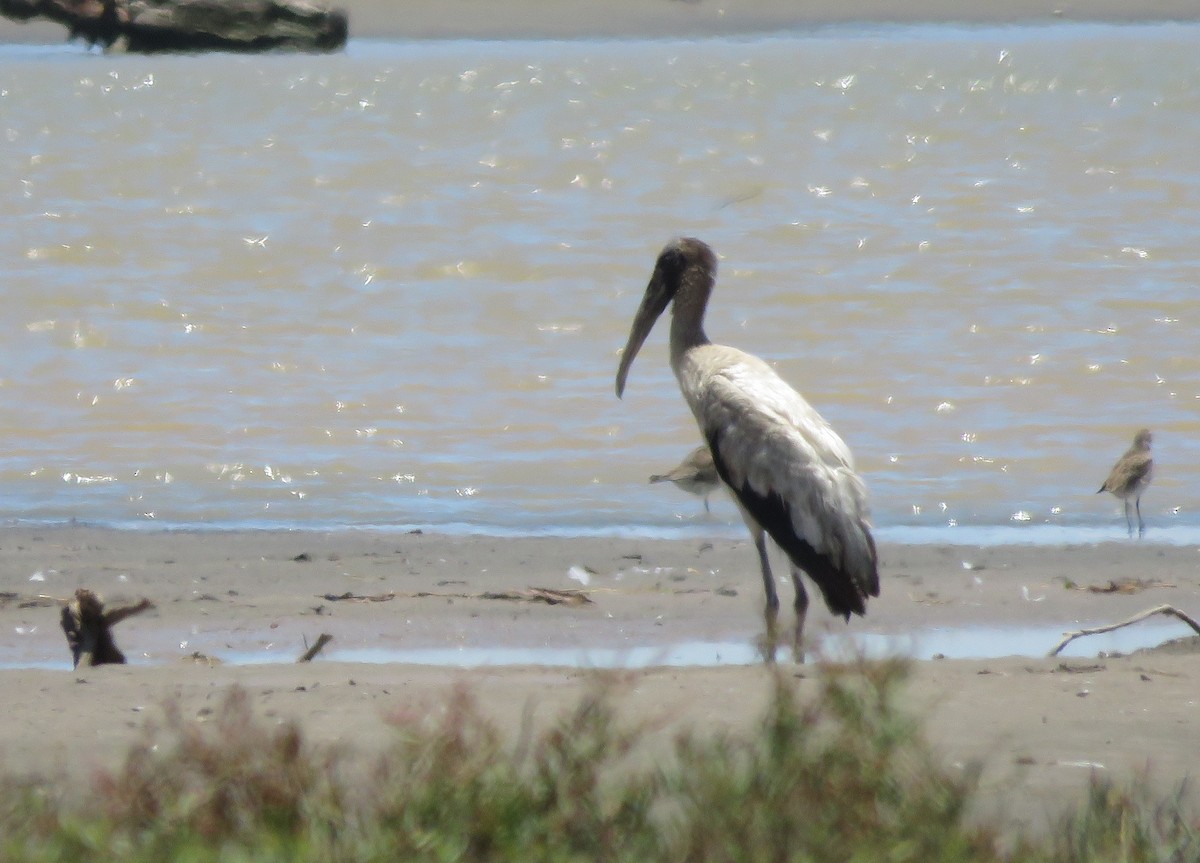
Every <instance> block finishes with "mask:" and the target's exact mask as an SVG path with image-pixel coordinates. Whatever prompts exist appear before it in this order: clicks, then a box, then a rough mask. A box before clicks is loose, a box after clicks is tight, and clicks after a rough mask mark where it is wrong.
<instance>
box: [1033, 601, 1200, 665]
mask: <svg viewBox="0 0 1200 863" xmlns="http://www.w3.org/2000/svg"><path fill="white" fill-rule="evenodd" d="M1156 614H1165V615H1167V616H1168V617H1175V618H1178V619H1179V620H1182V621H1183V622H1184V623H1186V624H1187V625H1188V626H1190V627H1191V628H1192V629H1194V630H1195V631H1196V634H1197V635H1200V623H1197V622H1196V621H1195V620H1194V619H1193V618H1191V617H1189V616H1188V615H1187V614H1184V613H1183V612H1182V611H1180V610H1179V609H1178V608H1176V607H1175V606H1173V605H1158V606H1155V607H1154V608H1148V609H1146V610H1145V611H1139V612H1138V613H1137V614H1135V615H1134V616H1133V617H1131V618H1129V619H1128V620H1122V621H1121V622H1120V623H1110V624H1108V625H1106V626H1094V627H1092V628H1091V629H1080V630H1078V631H1076V632H1067V633H1064V634H1063V640H1062V641H1060V642H1059V643H1058V645H1057V646H1056V647H1055V648H1054V649H1053V650H1051V651H1050V652H1049V653H1048V654H1046V655H1047V656H1058V654H1059V652H1060V651H1061V650H1062V649H1063V648H1064V647H1066V646H1067V645H1068V644H1070V643H1071V642H1072V641H1074V640H1075V639H1077V638H1082V637H1083V636H1085V635H1099V634H1100V633H1102V632H1112V631H1113V630H1114V629H1120V628H1121V627H1123V626H1130V625H1131V624H1134V623H1139V622H1141V621H1143V620H1145V619H1146V618H1147V617H1153V616H1154V615H1156Z"/></svg>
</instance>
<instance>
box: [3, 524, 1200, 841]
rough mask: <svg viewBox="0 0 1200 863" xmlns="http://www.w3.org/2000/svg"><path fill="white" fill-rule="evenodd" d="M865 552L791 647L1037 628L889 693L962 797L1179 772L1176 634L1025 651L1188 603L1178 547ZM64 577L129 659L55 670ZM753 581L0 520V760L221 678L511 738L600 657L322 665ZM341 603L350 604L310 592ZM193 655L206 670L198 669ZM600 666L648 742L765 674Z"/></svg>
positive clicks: (375, 724) (1014, 812) (652, 627)
mask: <svg viewBox="0 0 1200 863" xmlns="http://www.w3.org/2000/svg"><path fill="white" fill-rule="evenodd" d="M882 559H883V566H882V575H883V584H884V588H883V595H882V597H880V599H879V600H877V601H875V602H873V603H872V605H871V607H870V609H869V614H868V617H866V618H865V619H857V618H856V619H854V620H853V621H851V623H850V624H849V625H848V626H847V625H846V624H843V623H842V622H841V621H840V620H834V619H832V618H830V617H829V615H827V614H826V613H825V612H824V609H823V608H820V603H819V601H817V602H816V603H815V604H814V609H813V612H812V613H810V632H811V634H812V635H813V638H814V640H819V639H820V638H822V637H824V636H826V635H828V634H830V633H832V634H834V635H836V634H839V633H844V632H846V631H847V630H849V631H852V632H856V633H868V632H871V633H879V634H885V635H893V636H897V637H900V636H903V635H905V634H908V633H914V632H929V631H931V630H933V629H935V628H963V627H968V628H970V627H976V628H980V631H981V632H982V631H983V628H995V627H1008V626H1025V627H1030V626H1032V627H1038V628H1039V631H1040V632H1043V633H1044V637H1045V643H1038V644H1030V645H1027V650H1024V651H1023V652H1025V653H1028V654H1029V655H1027V656H1002V655H996V656H994V657H991V658H986V659H970V660H966V659H961V660H960V659H933V660H926V661H917V662H914V663H913V672H912V679H911V681H910V683H909V684H908V685H907V686H906V689H905V700H906V702H907V703H908V705H909V706H910V707H911V708H912V709H913V710H914V711H915V712H917V713H919V714H920V715H921V716H922V717H924V719H925V721H926V729H927V732H928V735H929V738H930V740H931V742H932V744H933V745H934V747H935V748H936V751H938V752H939V753H940V754H941V755H942V756H943V757H944V758H945V759H946V761H947V763H948V764H950V765H962V764H966V763H970V762H973V761H980V762H982V763H983V765H984V773H983V780H982V785H983V791H984V793H983V795H982V797H981V807H982V808H983V809H985V810H987V811H988V812H989V813H995V812H999V813H1001V814H1002V815H1003V817H1004V818H1005V819H1006V823H1008V824H1009V825H1010V826H1011V827H1012V828H1013V829H1014V830H1016V831H1024V830H1027V829H1031V830H1042V829H1047V828H1048V827H1049V826H1050V817H1051V816H1050V814H1048V813H1055V812H1058V811H1061V809H1062V807H1063V806H1066V805H1069V804H1070V803H1072V802H1073V801H1078V800H1079V799H1081V795H1082V792H1083V789H1084V787H1085V785H1086V782H1087V779H1088V776H1089V775H1090V774H1091V773H1092V772H1094V771H1098V772H1100V773H1102V774H1103V775H1106V776H1110V777H1113V778H1117V779H1126V778H1132V777H1134V776H1136V775H1138V774H1139V772H1140V771H1142V770H1144V769H1148V770H1149V771H1150V776H1151V778H1152V781H1154V782H1155V784H1156V785H1157V786H1158V787H1160V788H1162V789H1164V790H1165V789H1169V788H1171V787H1173V785H1174V784H1175V783H1177V782H1179V781H1181V780H1182V779H1183V778H1184V777H1186V776H1189V775H1193V774H1194V773H1195V746H1194V744H1195V728H1196V727H1197V722H1198V721H1200V696H1198V695H1197V681H1198V679H1200V671H1198V670H1197V667H1196V651H1195V649H1194V648H1184V649H1182V650H1179V649H1177V650H1163V649H1160V650H1155V651H1153V652H1149V653H1138V654H1134V655H1131V656H1127V657H1104V658H1073V659H1061V658H1047V657H1045V656H1044V655H1042V654H1044V653H1045V652H1046V651H1048V650H1049V649H1051V648H1052V647H1053V646H1054V643H1055V642H1056V641H1057V636H1058V633H1060V632H1061V631H1062V630H1065V629H1074V628H1079V627H1082V626H1091V625H1096V624H1101V623H1108V622H1114V621H1117V620H1121V619H1124V618H1126V617H1128V616H1129V615H1131V614H1133V613H1135V612H1137V611H1140V610H1142V609H1146V608H1149V607H1152V606H1155V605H1159V604H1161V603H1170V604H1173V605H1175V606H1177V607H1179V608H1181V609H1183V610H1184V611H1186V612H1188V613H1190V614H1192V615H1193V616H1196V615H1197V614H1200V566H1198V564H1200V557H1198V553H1197V550H1196V549H1194V548H1174V547H1167V546H1156V545H1155V544H1153V543H1152V542H1143V543H1137V542H1113V543H1111V544H1105V545H1101V546H1091V547H1080V548H1030V547H999V548H991V549H972V548H962V547H933V546H908V547H905V546H886V547H884V548H883V550H882ZM581 574H586V578H587V581H588V584H587V586H586V589H587V592H588V595H589V598H590V599H591V602H589V603H584V604H578V605H570V604H561V605H549V604H546V603H544V602H538V601H530V600H527V599H523V598H520V597H519V596H518V598H495V596H494V595H495V594H506V593H514V594H519V592H520V591H522V590H525V589H527V588H530V587H543V588H550V589H554V590H572V589H579V588H582V587H583V585H582V584H581V583H580V581H579V580H578V579H579V578H581V577H583V575H581ZM572 576H574V577H572ZM1130 577H1132V578H1139V579H1142V580H1143V581H1144V582H1145V583H1146V584H1147V585H1148V586H1146V587H1145V588H1144V589H1142V590H1139V591H1137V592H1134V593H1095V592H1091V591H1088V590H1084V589H1078V588H1081V587H1086V586H1088V585H1095V586H1103V585H1106V584H1107V583H1108V582H1109V581H1119V580H1121V579H1125V578H1130ZM1069 585H1075V588H1071V587H1069ZM77 587H88V588H91V589H93V590H96V591H98V592H100V593H101V594H102V595H103V596H104V598H105V599H106V600H107V601H108V602H109V603H110V605H115V604H120V603H125V602H132V601H135V600H137V599H139V598H141V597H143V596H144V597H148V598H149V599H151V600H152V601H153V602H154V603H155V608H154V609H153V610H152V611H149V612H146V613H145V614H142V615H139V616H137V617H133V618H130V619H129V620H126V621H124V622H123V623H121V624H120V626H119V627H118V629H117V634H118V643H119V644H120V646H121V647H122V648H123V649H124V650H125V652H126V653H127V654H128V656H129V658H130V661H131V664H129V665H126V666H107V667H101V668H81V669H78V670H72V669H71V666H70V661H69V655H68V652H67V648H66V644H65V640H64V638H63V635H62V632H61V631H60V629H59V626H58V615H59V605H58V603H57V602H56V601H55V599H65V598H67V597H70V596H71V595H72V593H73V591H74V590H75V588H77ZM761 592H762V588H761V585H760V584H759V582H758V575H757V570H756V566H755V559H754V552H753V549H752V548H751V547H750V546H749V544H748V543H744V542H718V543H715V544H712V545H710V544H708V543H697V542H692V541H652V540H622V539H618V540H606V539H554V538H544V539H539V538H528V539H495V538H487V537H462V538H456V537H445V536H436V535H417V534H395V535H388V534H378V533H366V532H355V531H343V532H338V533H333V534H318V533H293V532H282V531H281V532H236V533H173V532H144V533H143V532H113V531H106V530H99V529H92V528H86V527H62V528H45V529H40V528H27V527H19V528H9V529H5V530H0V596H2V597H3V598H0V666H7V667H0V686H3V687H4V691H5V692H7V693H8V697H7V698H6V705H5V710H4V712H3V718H2V719H0V770H3V771H5V772H8V773H20V774H28V773H37V774H41V775H43V776H47V777H51V778H54V777H62V776H63V775H64V774H66V775H68V776H71V777H72V778H74V779H79V778H81V777H80V776H79V775H78V774H79V773H81V772H82V773H83V774H85V776H86V775H87V774H90V772H91V771H92V770H93V769H94V768H96V767H102V766H106V765H113V764H115V763H116V762H117V761H118V760H119V759H120V758H121V756H122V755H123V753H124V752H125V750H126V749H127V747H128V746H129V744H130V743H131V742H132V741H133V740H134V739H136V737H137V735H138V734H139V733H140V730H141V728H142V726H143V723H145V722H146V721H147V720H153V719H154V718H155V717H161V715H162V709H163V705H164V704H165V703H167V702H168V701H176V702H178V703H179V704H180V705H181V707H182V709H183V711H184V715H185V716H190V717H195V719H196V721H205V718H206V716H208V715H209V711H210V710H211V709H212V708H213V707H214V705H215V704H216V703H218V702H219V700H220V699H221V697H222V694H223V693H225V692H226V691H228V689H229V688H230V687H235V686H236V687H242V688H244V689H245V690H246V691H247V692H248V693H249V695H250V696H251V699H252V701H253V704H254V706H255V709H256V711H258V713H259V714H260V715H262V716H264V717H268V718H270V719H285V718H291V719H296V720H298V721H300V722H301V723H302V724H303V726H304V728H305V729H306V731H307V732H308V734H309V735H311V737H312V739H313V740H315V741H319V742H322V743H339V744H343V745H346V746H348V747H350V748H351V749H352V750H354V751H356V752H360V753H363V754H364V755H368V756H369V753H370V751H371V749H372V748H373V747H378V746H381V745H382V744H383V742H384V741H385V740H386V739H387V737H388V735H389V733H390V730H389V726H388V724H387V721H386V720H387V717H388V716H389V715H394V714H396V713H399V712H405V713H411V711H413V710H425V709H429V710H436V709H438V705H440V704H441V703H442V701H443V700H444V699H445V698H446V696H447V695H448V694H449V692H450V691H451V689H452V688H453V687H454V686H456V685H460V684H466V685H468V686H469V687H471V689H472V690H474V691H475V692H476V694H477V696H478V698H479V700H480V703H481V704H482V705H484V706H485V709H486V712H487V713H488V714H489V715H490V716H492V717H493V718H494V719H495V721H496V722H497V723H499V724H500V726H501V727H502V728H504V729H506V730H507V731H509V732H511V733H514V734H515V732H516V730H517V729H518V727H519V725H520V723H521V721H522V716H523V715H524V713H525V712H526V711H527V710H532V712H533V715H534V717H535V719H537V720H539V721H545V720H548V719H549V718H551V717H553V716H555V715H557V714H559V713H560V712H561V711H563V710H565V709H566V708H568V707H570V706H572V705H573V704H574V703H576V701H577V700H578V699H579V698H580V697H581V696H582V695H583V694H584V693H585V692H586V691H587V688H588V687H589V686H590V685H591V683H592V682H593V681H594V679H595V677H596V675H597V674H603V673H604V672H599V671H595V670H588V669H586V668H579V667H569V666H564V667H547V666H535V665H525V666H504V667H483V668H476V669H463V668H454V667H447V666H430V665H419V664H405V663H400V662H374V663H366V662H346V661H343V660H339V655H341V656H342V657H345V656H347V655H354V654H352V653H350V654H348V653H347V652H348V651H355V650H367V649H374V650H378V651H381V652H382V654H383V655H382V656H381V657H380V658H387V656H389V655H398V652H399V651H405V650H414V649H418V648H450V649H455V648H459V649H461V650H462V651H463V652H464V654H466V655H471V653H470V652H471V651H476V653H475V654H473V655H477V656H486V655H488V653H489V651H498V650H501V649H504V648H527V649H533V650H541V651H545V650H559V651H561V650H564V649H582V648H590V649H592V650H596V649H599V648H614V649H616V650H617V651H618V652H619V651H632V650H633V649H634V648H635V647H645V646H655V645H658V646H662V647H663V648H664V650H665V649H666V648H667V647H668V646H670V645H675V644H680V643H688V642H721V643H727V644H743V645H746V646H752V645H753V644H754V643H755V641H756V639H757V638H758V636H759V634H760V632H761V629H762V623H761V602H762V600H761ZM344 594H350V595H351V596H354V597H362V598H363V599H330V598H327V595H333V596H342V595H344ZM45 597H50V598H51V599H46V598H45ZM368 597H373V598H374V601H372V600H371V599H367V598H368ZM489 597H491V598H489ZM783 597H784V598H785V602H786V601H787V598H788V597H790V588H785V589H784V590H783ZM784 619H785V620H788V617H787V616H786V615H785V618H784ZM1180 626H1181V628H1182V629H1183V633H1184V634H1186V627H1182V625H1180ZM322 632H327V633H330V634H331V635H333V637H334V641H333V642H332V643H331V644H330V645H329V647H328V648H327V649H326V651H325V652H324V653H322V654H321V655H320V656H318V657H317V659H316V660H315V661H313V662H312V663H310V664H306V665H297V664H295V662H294V661H293V660H294V658H295V657H297V656H298V655H299V654H300V653H301V652H302V651H303V649H304V646H305V641H306V639H307V640H308V641H310V642H311V641H312V640H313V639H315V638H316V637H317V636H318V635H319V634H320V633H322ZM980 637H981V639H982V638H983V637H984V636H982V635H981V636H980ZM1041 637H1042V636H1041V635H1038V636H1037V638H1039V639H1040V638H1041ZM1087 641H1088V639H1083V640H1082V642H1081V643H1082V644H1083V645H1085V646H1086V643H1087ZM985 647H986V645H985ZM1007 649H1008V646H1007V643H1005V644H1003V645H999V646H998V647H997V650H998V651H999V652H1001V653H1002V652H1004V651H1006V650H1007ZM195 653H200V654H203V655H204V656H207V657H211V658H214V659H222V658H223V659H225V660H227V661H226V662H223V663H219V664H218V663H215V662H214V663H209V662H203V661H196V659H195V658H194V657H193V654H195ZM1035 654H1036V655H1035ZM230 659H233V660H235V662H230V661H228V660H230ZM251 661H252V662H251ZM246 662H251V664H240V663H246ZM14 666H24V667H14ZM30 666H35V667H30ZM786 670H787V673H788V674H789V675H793V676H795V677H796V678H797V679H798V684H799V685H800V686H801V688H802V690H804V689H809V688H812V687H815V683H814V682H813V679H812V677H813V673H814V664H813V663H809V664H808V665H806V666H791V665H788V666H786ZM619 677H620V681H621V682H620V684H619V686H618V688H617V692H618V693H619V699H620V700H619V703H620V705H621V708H622V710H624V711H626V714H627V715H628V716H630V717H631V718H647V717H650V718H654V719H656V720H662V731H661V734H662V735H663V740H664V741H665V740H666V739H667V736H668V735H669V734H670V733H671V732H672V731H673V730H677V729H679V728H681V727H690V728H693V729H695V730H698V731H701V732H703V731H709V730H713V729H717V728H737V729H743V730H750V729H752V728H753V726H754V723H755V722H756V721H757V720H758V718H759V716H760V714H761V710H762V707H763V705H764V704H765V701H766V698H767V695H768V693H769V689H770V683H771V676H770V674H769V673H768V672H766V671H765V670H764V668H763V667H762V666H760V665H758V664H756V663H755V664H747V665H736V666H729V665H724V666H715V667H694V666H693V667H653V666H651V667H645V668H637V669H632V670H626V671H623V672H621V673H620V675H619ZM954 769H957V768H954ZM1193 778H1194V775H1193Z"/></svg>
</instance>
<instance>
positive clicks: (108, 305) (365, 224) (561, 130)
mask: <svg viewBox="0 0 1200 863" xmlns="http://www.w3.org/2000/svg"><path fill="white" fill-rule="evenodd" d="M1198 39H1200V27H1197V26H1195V25H1155V26H1098V25H1061V26H1038V27H1013V28H954V27H937V28H931V27H896V28H886V29H878V30H861V29H840V28H822V29H820V30H816V31H811V32H797V33H790V34H781V35H777V36H773V37H760V38H746V39H711V40H698V41H669V40H646V41H636V40H635V41H587V40H581V41H575V42H552V41H546V42H473V41H461V42H455V41H450V42H428V43H425V42H371V41H356V42H353V43H352V44H351V46H350V49H349V50H348V51H347V52H346V53H345V54H342V55H335V56H319V57H313V56H267V57H230V56H221V55H204V56H196V57H136V56H132V57H128V56H127V57H121V56H111V57H110V56H100V55H96V54H86V53H84V52H82V51H81V50H79V49H77V48H57V47H55V48H44V47H29V46H0V59H2V60H3V62H2V64H0V135H2V136H3V140H4V148H5V158H4V159H0V214H2V215H3V217H4V224H5V226H6V230H5V231H3V232H2V233H0V254H2V255H3V258H4V260H5V262H6V266H5V277H4V298H5V306H6V309H5V312H6V313H5V316H4V319H5V338H4V339H3V340H0V434H2V436H3V440H4V446H3V448H2V450H0V452H2V454H0V513H3V515H4V516H5V517H7V518H10V519H22V520H35V521H62V520H66V519H79V520H83V521H87V522H94V523H102V524H111V525H116V526H121V527H134V526H149V527H155V526H163V525H167V526H176V525H187V526H192V527H196V526H205V525H212V526H235V527H237V526H240V527H256V526H283V527H297V528H317V527H328V526H341V525H356V526H382V527H393V528H396V529H410V528H413V527H426V528H428V527H432V528H436V529H440V530H451V531H482V532H493V533H516V534H529V533H557V534H563V535H572V534H583V533H588V534H595V533H600V534H631V533H632V534H642V535H666V536H678V535H694V536H701V535H710V534H721V535H735V534H736V535H740V534H741V531H742V528H741V527H740V524H739V523H738V522H737V517H736V515H735V513H734V512H733V509H732V506H731V505H730V504H729V503H728V502H727V501H715V503H714V510H715V515H714V517H712V518H706V517H705V516H704V514H703V509H702V507H701V505H700V502H699V501H698V500H697V499H694V498H689V497H686V496H684V495H682V494H681V493H679V492H676V491H675V490H674V489H671V488H668V487H664V486H655V487H649V486H647V484H646V482H645V480H646V477H647V475H648V474H650V473H654V472H662V471H663V470H665V469H667V468H669V467H671V466H672V465H673V464H674V463H675V461H677V460H678V458H679V457H681V456H682V455H683V454H684V453H686V452H687V451H688V450H689V449H690V448H691V447H692V446H693V445H694V444H695V443H697V442H698V439H697V435H696V432H695V430H694V428H693V426H692V424H691V419H690V417H689V416H688V415H687V412H686V408H685V407H684V405H683V403H682V400H681V399H680V397H679V394H678V392H677V390H676V388H675V385H674V381H673V380H672V379H671V377H670V373H669V371H668V369H667V367H666V360H665V349H664V344H665V331H664V332H657V333H655V334H654V335H652V336H651V340H650V344H649V345H648V346H647V349H646V350H645V351H644V353H643V356H642V357H640V358H639V360H638V362H637V364H636V365H635V366H634V369H633V373H632V375H631V378H630V383H629V387H628V390H627V392H626V396H625V399H624V400H623V401H618V400H617V399H616V398H615V396H614V395H613V391H612V390H613V374H614V371H615V366H616V360H617V351H618V349H619V348H620V347H621V345H622V344H623V343H624V339H625V335H626V333H627V330H628V325H629V321H630V319H631V317H632V314H633V311H634V309H635V307H636V305H637V302H638V299H639V296H640V292H641V290H642V288H643V287H644V285H645V281H646V278H647V276H648V274H649V271H650V269H651V266H652V264H653V261H654V257H655V254H656V253H657V250H658V248H659V247H660V246H661V245H662V243H663V242H664V241H666V240H667V239H668V238H670V237H671V236H672V235H676V234H694V235H697V236H700V237H702V238H704V239H706V240H708V241H709V242H710V243H712V244H713V246H714V247H715V248H716V249H717V251H718V252H719V253H721V254H722V255H723V256H724V258H725V260H724V262H723V265H722V266H723V269H722V273H721V277H720V280H719V283H718V289H717V292H716V294H715V297H714V301H713V307H712V310H711V314H710V319H709V320H710V322H709V332H710V334H711V335H712V336H713V337H714V338H715V339H717V340H719V341H726V342H730V343H733V344H736V345H739V346H742V347H745V348H748V349H750V350H753V351H754V352H756V353H758V354H760V355H762V356H764V357H766V358H768V359H769V360H771V361H772V362H774V363H775V364H776V365H777V367H778V369H779V370H780V372H781V373H782V374H783V375H784V376H785V377H786V378H788V379H789V380H791V381H792V382H794V383H795V384H796V385H797V387H798V388H799V389H801V390H802V391H803V392H804V393H805V394H806V395H807V396H808V398H809V399H810V400H811V401H812V402H813V403H814V404H815V405H817V406H818V408H819V409H820V410H821V411H822V412H823V413H824V414H825V415H826V416H827V417H828V418H829V419H830V420H831V421H832V422H833V423H834V425H835V427H836V428H837V429H838V430H839V431H840V432H841V434H842V435H843V437H845V438H846V440H847V441H848V443H849V444H850V445H851V447H852V448H853V449H854V450H855V452H856V454H857V456H858V459H859V467H860V469H861V470H862V472H863V473H864V475H865V476H866V478H867V481H868V483H869V486H870V489H871V493H872V502H873V510H874V520H875V522H876V523H877V524H878V526H879V528H880V533H881V535H882V536H884V537H885V538H889V539H899V540H902V541H906V540H907V541H934V542H953V541H956V540H957V541H964V540H963V537H969V539H966V540H965V541H969V542H974V541H976V539H977V538H982V540H983V541H985V542H988V543H993V542H1000V543H1002V542H1028V541H1056V542H1058V541H1067V542H1069V541H1093V540H1096V539H1108V538H1114V537H1120V536H1121V535H1123V533H1124V520H1123V517H1122V516H1121V514H1120V511H1119V507H1118V504H1117V503H1116V502H1115V501H1114V500H1113V499H1112V498H1111V497H1109V496H1107V495H1105V496H1102V497H1097V496H1096V495H1095V494H1094V492H1095V489H1096V488H1097V487H1098V486H1099V484H1100V482H1101V481H1102V480H1103V478H1104V476H1105V474H1106V473H1107V470H1108V468H1109V466H1110V465H1111V463H1112V462H1113V460H1115V458H1116V457H1117V456H1118V455H1119V454H1120V453H1121V452H1122V451H1123V450H1124V449H1125V447H1126V446H1128V443H1129V440H1130V439H1131V438H1132V435H1133V432H1134V431H1135V430H1136V429H1137V428H1138V427H1140V426H1143V425H1146V426H1150V427H1151V428H1153V429H1154V430H1155V431H1156V434H1157V436H1156V445H1157V446H1156V460H1157V463H1158V465H1159V468H1158V477H1157V479H1156V481H1155V485H1154V486H1153V487H1152V488H1151V490H1150V491H1149V492H1148V494H1147V496H1146V499H1145V501H1144V502H1143V503H1144V506H1143V511H1144V514H1145V515H1146V517H1147V521H1148V522H1149V524H1150V531H1149V534H1148V536H1149V538H1151V539H1158V540H1164V541H1171V542H1198V541H1200V508H1198V507H1197V506H1196V502H1197V488H1198V487H1200V482H1198V481H1200V473H1198V471H1200V440H1198V438H1197V435H1196V434H1195V431H1196V422H1195V412H1196V409H1197V408H1196V406H1197V399H1200V381H1198V372H1200V356H1198V355H1197V352H1196V349H1195V344H1196V338H1195V333H1196V324H1197V315H1198V312H1197V308H1198V306H1197V304H1196V303H1195V299H1194V298H1195V294H1196V284H1197V282H1198V281H1200V257H1198V253H1197V251H1196V249H1197V246H1196V243H1195V238H1196V237H1197V236H1200V173H1198V172H1197V171H1196V170H1195V153H1196V152H1197V146H1198V144H1200V88H1198V87H1197V86H1196V82H1197V81H1200V55H1198V54H1197V52H1196V51H1195V45H1196V43H1197V40H1198ZM1051 537H1053V539H1048V538H1051Z"/></svg>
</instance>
